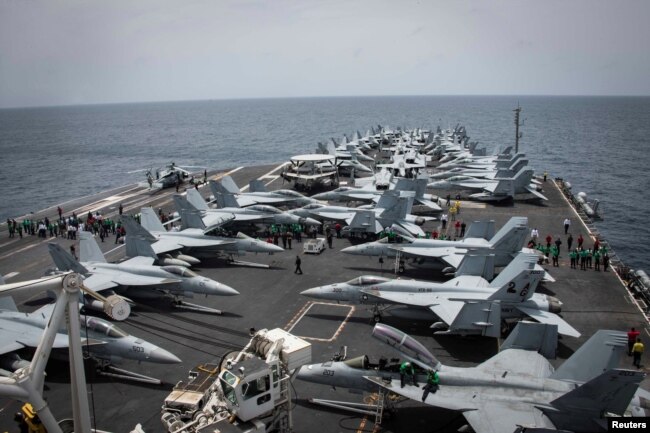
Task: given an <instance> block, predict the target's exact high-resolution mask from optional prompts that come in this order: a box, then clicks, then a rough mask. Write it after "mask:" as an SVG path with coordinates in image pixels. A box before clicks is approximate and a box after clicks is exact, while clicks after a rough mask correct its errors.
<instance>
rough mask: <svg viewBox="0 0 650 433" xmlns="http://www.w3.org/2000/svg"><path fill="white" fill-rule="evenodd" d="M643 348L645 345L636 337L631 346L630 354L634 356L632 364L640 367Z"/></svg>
mask: <svg viewBox="0 0 650 433" xmlns="http://www.w3.org/2000/svg"><path fill="white" fill-rule="evenodd" d="M643 349H645V347H644V346H643V343H642V342H641V339H640V338H637V339H636V343H634V346H632V356H634V361H632V364H634V366H635V367H636V368H641V355H643Z"/></svg>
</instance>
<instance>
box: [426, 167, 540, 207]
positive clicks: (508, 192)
mask: <svg viewBox="0 0 650 433" xmlns="http://www.w3.org/2000/svg"><path fill="white" fill-rule="evenodd" d="M532 180H533V169H527V168H522V169H521V170H519V172H518V173H517V174H515V175H514V176H512V177H508V178H494V179H479V178H475V177H471V176H452V177H449V178H447V179H444V180H438V181H435V182H432V183H430V184H429V185H428V186H429V187H430V188H433V189H470V190H478V191H480V193H479V194H483V196H481V195H472V196H470V197H472V198H476V199H480V198H481V197H483V198H486V196H485V193H488V194H492V195H493V196H494V198H495V200H496V197H501V196H503V199H506V198H511V199H512V198H514V197H515V194H532V196H534V197H535V198H538V199H542V200H548V199H547V198H546V197H545V196H544V195H543V194H541V193H540V192H538V191H537V187H536V186H535V185H534V184H532V183H531V182H532ZM495 200H493V201H495Z"/></svg>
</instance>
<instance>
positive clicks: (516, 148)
mask: <svg viewBox="0 0 650 433" xmlns="http://www.w3.org/2000/svg"><path fill="white" fill-rule="evenodd" d="M512 111H514V112H515V153H519V139H520V138H521V137H522V135H523V134H521V133H520V132H519V127H520V126H522V124H521V123H519V114H520V113H521V107H520V106H519V103H517V108H515V109H514V110H512Z"/></svg>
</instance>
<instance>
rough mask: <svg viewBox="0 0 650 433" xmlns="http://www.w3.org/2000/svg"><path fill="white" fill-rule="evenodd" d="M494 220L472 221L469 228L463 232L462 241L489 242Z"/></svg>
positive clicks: (492, 232)
mask: <svg viewBox="0 0 650 433" xmlns="http://www.w3.org/2000/svg"><path fill="white" fill-rule="evenodd" d="M494 227H495V224H494V220H490V221H472V223H471V224H470V225H469V228H468V229H467V231H466V232H465V236H464V237H463V239H470V238H476V239H486V240H488V241H489V240H490V239H492V238H493V237H494Z"/></svg>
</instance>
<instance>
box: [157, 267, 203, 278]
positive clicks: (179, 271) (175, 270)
mask: <svg viewBox="0 0 650 433" xmlns="http://www.w3.org/2000/svg"><path fill="white" fill-rule="evenodd" d="M162 269H164V270H165V271H167V272H169V273H170V274H174V275H180V276H181V277H186V278H191V277H198V275H197V274H196V273H194V271H190V270H189V269H187V268H184V267H182V266H163V267H162Z"/></svg>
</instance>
